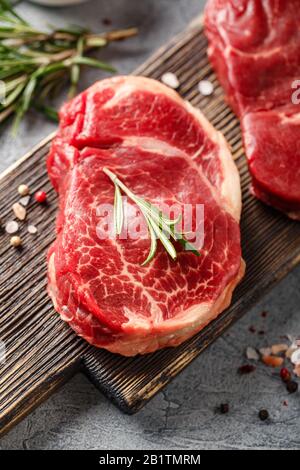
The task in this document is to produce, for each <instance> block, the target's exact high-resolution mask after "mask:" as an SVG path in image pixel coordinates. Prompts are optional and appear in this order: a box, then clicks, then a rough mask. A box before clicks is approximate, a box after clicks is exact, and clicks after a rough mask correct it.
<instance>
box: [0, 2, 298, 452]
mask: <svg viewBox="0 0 300 470" xmlns="http://www.w3.org/2000/svg"><path fill="white" fill-rule="evenodd" d="M203 4H204V1H201V0H130V1H128V0H127V1H126V0H110V1H109V2H107V0H94V1H91V2H90V3H88V4H86V5H84V6H78V7H74V8H63V9H60V10H58V9H47V8H40V7H37V6H35V5H30V4H29V3H25V2H22V4H21V6H20V7H19V8H20V10H21V11H22V12H23V13H25V14H26V15H27V17H29V18H30V19H31V20H32V21H34V22H36V23H37V24H39V25H41V24H42V23H46V22H47V23H54V24H56V23H57V22H59V23H61V24H63V23H65V22H66V23H78V22H80V23H84V24H86V25H89V26H91V27H93V28H94V29H97V28H98V29H100V28H102V24H101V21H102V19H103V18H106V17H109V18H111V19H112V20H113V26H114V27H119V26H128V25H137V26H139V27H140V36H139V37H138V38H136V39H133V40H131V41H130V42H126V43H122V44H120V45H116V46H113V47H110V48H109V49H108V50H107V51H105V54H104V56H107V57H109V58H110V59H111V61H112V62H113V63H114V65H116V66H117V68H118V70H119V73H127V72H130V71H131V70H132V69H133V68H134V67H135V66H136V65H138V64H139V63H141V62H142V61H143V60H145V59H146V58H147V57H148V56H149V55H150V53H151V52H152V51H154V50H155V49H156V48H157V47H158V46H160V45H161V44H164V42H165V41H166V40H167V39H168V38H169V37H171V36H172V35H174V34H175V33H177V32H179V31H180V30H182V29H183V28H184V27H185V25H186V24H187V23H188V22H189V21H190V20H191V19H193V18H194V17H195V16H196V15H198V14H199V12H200V11H201V8H202V7H203ZM102 57H103V55H102ZM100 76H101V77H102V76H103V75H101V74H99V72H91V73H88V74H87V75H85V81H84V82H83V88H84V87H85V86H87V85H88V84H89V83H91V82H92V81H94V80H95V79H96V78H97V77H100ZM53 128H54V127H53V125H52V124H50V123H47V122H45V120H44V119H43V118H40V117H37V116H30V118H29V117H28V118H27V119H26V121H25V122H24V123H23V125H22V127H21V129H20V133H19V135H18V137H17V139H15V140H13V139H12V137H11V135H10V134H9V131H8V129H7V130H6V131H5V133H4V135H2V136H1V150H0V171H1V170H2V169H4V168H5V167H7V166H8V165H9V164H10V163H11V162H13V161H14V160H16V159H17V158H19V157H20V156H21V155H22V154H23V153H24V151H26V150H29V149H30V148H31V147H32V145H33V144H35V143H37V142H38V141H39V140H40V139H41V138H42V137H44V136H46V135H47V134H48V133H49V132H50V131H51V130H52V129H53ZM299 284H300V268H298V269H296V270H295V271H294V272H293V273H291V274H290V275H289V276H288V277H287V278H286V279H285V280H284V281H283V282H282V283H281V284H280V285H279V286H278V287H277V288H276V289H274V290H273V292H272V293H271V294H270V295H268V296H267V297H266V298H265V299H264V301H263V302H262V303H260V304H259V305H258V306H257V307H256V308H255V309H253V310H252V311H251V312H249V314H247V315H246V316H245V317H244V319H243V320H241V321H240V322H238V323H237V324H236V325H235V326H234V327H233V328H231V330H230V332H229V333H228V334H225V335H224V336H223V337H222V338H220V339H219V340H218V341H216V342H215V343H214V344H213V345H212V346H211V347H210V348H209V349H208V350H206V351H205V352H204V353H203V354H202V355H201V356H200V357H199V358H198V359H197V360H195V361H194V362H193V364H192V365H191V366H190V367H188V368H187V369H186V370H185V371H184V372H183V373H182V374H181V375H180V376H178V377H177V378H176V379H175V380H174V381H173V383H171V384H170V385H169V386H168V387H167V388H166V389H165V390H164V392H162V393H160V394H159V395H157V396H156V397H155V398H154V399H153V400H152V401H151V402H150V403H149V404H148V405H147V406H146V407H145V408H144V409H143V410H142V411H141V412H140V413H138V414H136V415H134V416H126V415H124V414H122V413H121V412H120V411H119V410H118V409H116V408H115V407H114V406H113V405H112V404H111V403H110V402H109V401H107V400H106V399H105V398H104V397H103V396H102V395H101V394H100V393H99V392H98V391H97V390H96V389H95V388H94V387H93V386H92V385H91V384H90V383H89V382H88V381H87V379H86V378H85V377H84V376H81V375H78V376H77V377H75V378H74V379H73V380H71V381H70V382H69V383H68V384H67V385H66V386H65V387H64V388H63V389H62V390H60V392H58V393H57V394H56V395H54V396H53V397H52V398H51V399H50V400H48V401H47V402H46V403H44V404H43V405H42V406H40V407H39V408H38V409H37V410H36V411H35V412H34V413H32V414H31V415H30V416H29V417H28V418H27V419H25V420H24V421H23V422H22V423H20V424H19V425H18V426H17V427H16V428H14V429H13V430H12V431H11V432H10V433H9V434H8V435H7V436H5V437H4V438H3V439H2V440H1V441H0V449H165V450H170V449H212V448H213V449H232V448H238V449H245V448H251V449H256V448H259V449H262V448H272V449H282V448H283V449H295V448H296V449H299V448H300V402H299V398H300V394H299V393H297V394H295V395H291V396H287V392H286V391H285V388H284V387H283V385H282V383H281V381H280V380H279V379H278V377H277V376H276V374H274V371H273V370H271V369H267V368H266V367H265V366H263V365H261V364H259V365H258V367H257V370H256V371H255V372H254V373H253V374H250V375H247V376H243V377H240V376H238V375H237V372H236V371H237V368H238V367H239V366H240V365H242V364H243V363H244V361H245V360H244V352H245V348H246V346H254V347H262V346H266V345H269V344H273V343H275V342H278V341H280V340H281V338H280V336H281V335H284V334H285V333H292V334H293V333H294V334H297V333H300V319H299V312H300V292H299ZM265 309H266V310H268V311H269V312H270V313H269V315H268V317H267V318H266V319H263V318H262V317H261V312H262V311H263V310H265ZM250 325H254V326H256V328H257V330H261V329H263V330H264V331H265V332H266V334H265V335H264V336H260V335H258V334H252V333H250V332H249V326H250ZM284 400H288V406H287V407H286V406H283V401H284ZM222 402H228V403H229V404H230V413H229V414H228V415H219V414H217V413H216V412H215V407H216V406H217V405H219V404H220V403H222ZM261 408H267V409H268V410H269V412H270V415H271V419H270V421H269V422H268V423H262V422H260V421H259V419H258V417H257V413H258V410H259V409H261Z"/></svg>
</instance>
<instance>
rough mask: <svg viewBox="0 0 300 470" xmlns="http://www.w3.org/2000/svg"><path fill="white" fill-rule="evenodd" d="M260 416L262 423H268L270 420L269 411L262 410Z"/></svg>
mask: <svg viewBox="0 0 300 470" xmlns="http://www.w3.org/2000/svg"><path fill="white" fill-rule="evenodd" d="M258 416H259V419H260V420H261V421H266V419H268V418H269V412H268V410H260V412H259V413H258Z"/></svg>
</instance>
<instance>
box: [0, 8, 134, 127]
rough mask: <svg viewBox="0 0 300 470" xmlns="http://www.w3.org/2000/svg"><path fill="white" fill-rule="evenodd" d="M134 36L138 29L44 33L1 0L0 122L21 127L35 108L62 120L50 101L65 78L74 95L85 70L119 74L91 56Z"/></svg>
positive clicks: (78, 29)
mask: <svg viewBox="0 0 300 470" xmlns="http://www.w3.org/2000/svg"><path fill="white" fill-rule="evenodd" d="M135 34H137V30H136V28H130V29H125V30H119V31H112V32H108V33H102V34H92V33H91V32H90V31H88V30H87V29H84V28H81V27H78V26H73V27H69V28H64V29H55V30H53V31H51V32H44V31H40V30H38V29H36V28H34V27H33V26H31V25H30V24H29V23H28V22H27V21H25V20H24V19H23V18H22V17H20V16H19V15H18V14H17V13H16V11H15V10H14V9H13V7H12V6H11V4H10V2H9V0H0V81H1V82H0V85H1V89H0V95H1V96H0V123H1V122H4V121H6V120H7V118H8V117H9V116H11V115H15V121H14V128H15V129H16V128H17V126H18V124H19V122H20V120H21V119H22V117H23V116H24V114H25V113H26V112H27V111H28V109H29V108H30V107H32V106H34V107H35V108H37V109H38V110H40V111H42V112H43V113H44V114H45V115H46V116H47V117H48V118H50V119H54V120H57V112H56V110H55V109H53V108H52V107H51V106H49V104H48V101H49V97H50V98H51V97H53V96H54V95H55V94H56V93H57V92H58V90H59V89H60V87H61V85H62V84H63V83H64V82H65V80H68V79H69V81H70V84H71V85H70V90H69V97H72V96H74V95H75V94H76V90H77V84H78V81H79V78H80V71H81V68H82V66H84V65H85V66H90V67H95V68H99V69H102V70H106V71H108V72H114V68H113V67H112V66H111V65H109V64H107V63H106V62H102V61H100V60H96V59H94V58H91V57H87V56H86V53H87V52H88V51H90V50H91V49H101V48H103V47H104V46H106V45H107V44H109V43H110V42H111V41H117V40H120V39H125V38H129V37H131V36H133V35H135Z"/></svg>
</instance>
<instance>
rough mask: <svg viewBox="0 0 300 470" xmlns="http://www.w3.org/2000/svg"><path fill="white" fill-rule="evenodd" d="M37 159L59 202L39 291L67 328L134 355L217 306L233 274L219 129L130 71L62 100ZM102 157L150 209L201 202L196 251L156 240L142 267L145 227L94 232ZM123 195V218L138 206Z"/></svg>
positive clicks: (236, 196) (234, 246) (102, 199)
mask: <svg viewBox="0 0 300 470" xmlns="http://www.w3.org/2000/svg"><path fill="white" fill-rule="evenodd" d="M47 165H48V172H49V176H50V179H51V181H52V183H53V186H54V187H55V189H56V190H57V191H58V193H59V205H60V209H59V213H58V216H57V228H56V230H57V238H56V241H55V242H54V243H53V245H52V246H51V248H50V249H49V253H48V266H49V283H48V290H49V294H50V296H51V298H52V300H53V303H54V306H55V309H56V310H57V312H59V314H60V315H61V318H62V319H63V320H64V321H66V322H67V323H68V324H69V325H70V326H71V327H72V328H73V329H74V330H75V331H76V333H77V334H78V335H80V336H82V337H83V338H85V339H86V340H87V341H88V342H89V343H91V344H93V345H95V346H97V347H101V348H105V349H107V350H109V351H112V352H115V353H120V354H123V355H125V356H133V355H136V354H144V353H149V352H152V351H155V350H157V349H159V348H163V347H166V346H176V345H178V344H180V343H182V342H183V341H184V340H186V339H188V338H190V337H191V336H192V335H194V334H195V333H197V332H198V331H199V330H201V329H202V328H203V327H204V326H205V325H207V324H208V323H209V322H210V321H211V320H213V319H214V318H216V317H217V316H218V315H219V314H220V312H222V311H223V310H224V309H225V308H226V307H228V306H229V304H230V302H231V296H232V292H233V290H234V288H235V286H236V285H237V283H238V282H239V280H240V279H241V277H242V276H243V273H244V263H243V261H242V258H241V247H240V228H239V219H240V212H241V192H240V181H239V175H238V172H237V169H236V166H235V164H234V162H233V159H232V155H231V153H230V151H229V149H228V145H227V143H226V141H225V139H224V137H223V136H222V135H221V134H220V133H219V132H217V131H216V130H215V129H214V128H213V127H212V126H211V125H210V124H209V123H208V121H207V120H206V119H205V118H204V116H203V115H202V114H201V113H200V112H199V111H198V110H196V109H194V108H193V107H192V106H191V105H190V104H189V103H187V102H185V101H183V100H182V99H181V98H180V97H179V95H178V94H177V93H176V92H174V91H173V90H171V89H170V88H167V87H166V86H164V85H162V84H161V83H159V82H156V81H154V80H151V79H148V78H142V77H133V76H132V77H116V78H112V79H107V80H103V81H100V82H98V83H96V84H94V85H93V86H92V87H91V88H89V89H88V90H86V91H85V92H84V93H82V94H81V95H79V96H78V97H76V98H75V99H74V100H73V101H71V102H69V103H68V104H66V105H65V106H64V107H63V109H62V111H61V113H60V127H59V130H58V133H57V136H56V137H55V139H54V141H53V143H52V148H51V151H50V155H49V157H48V161H47ZM104 166H106V167H108V168H109V169H110V170H111V171H113V172H114V173H115V174H117V175H118V176H119V178H120V179H121V180H122V181H123V183H125V184H126V185H127V186H128V187H129V188H130V189H131V191H133V192H134V193H135V194H137V195H139V196H141V197H144V198H145V199H146V200H148V201H150V202H151V203H153V204H154V205H157V206H158V207H160V205H161V204H162V203H164V204H167V205H170V204H172V203H173V202H174V201H176V203H177V204H179V205H180V207H181V206H182V207H183V206H184V204H186V203H189V204H192V205H193V207H194V206H195V205H196V204H198V203H199V204H204V220H203V221H202V222H203V224H204V242H203V246H202V248H201V256H199V257H198V256H195V254H193V253H191V252H187V251H184V249H183V248H182V247H181V245H179V244H178V246H177V245H176V249H177V252H178V258H177V260H175V261H173V260H172V259H171V258H170V256H169V255H168V254H167V252H166V250H165V249H164V248H163V246H162V245H161V244H160V243H158V249H157V254H156V256H155V257H154V259H153V260H152V261H151V262H150V263H149V264H148V265H146V266H144V267H143V266H141V264H142V262H143V261H144V260H145V258H146V257H147V253H148V251H149V247H150V240H149V236H146V237H141V238H137V239H131V238H130V237H129V238H127V239H122V238H120V237H114V238H112V237H110V238H108V239H99V227H100V230H101V218H99V217H98V216H97V207H98V206H99V205H101V204H105V203H108V204H112V203H113V200H114V185H113V184H112V182H111V181H110V179H109V178H108V177H107V176H106V174H104V172H103V167H104ZM128 204H129V208H131V209H132V210H131V209H130V210H127V219H128V220H127V223H128V225H130V223H131V222H132V223H133V222H134V218H135V217H136V214H137V212H138V211H137V207H135V206H134V204H133V203H131V202H130V201H128ZM130 204H132V205H131V206H130ZM97 228H98V230H97ZM146 234H147V231H146Z"/></svg>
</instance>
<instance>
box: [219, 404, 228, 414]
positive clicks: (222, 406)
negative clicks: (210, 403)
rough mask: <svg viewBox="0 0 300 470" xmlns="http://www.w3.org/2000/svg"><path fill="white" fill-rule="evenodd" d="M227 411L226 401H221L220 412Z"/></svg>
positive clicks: (224, 412)
mask: <svg viewBox="0 0 300 470" xmlns="http://www.w3.org/2000/svg"><path fill="white" fill-rule="evenodd" d="M228 411H229V405H228V403H221V405H220V413H222V415H225V414H226V413H228Z"/></svg>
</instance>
